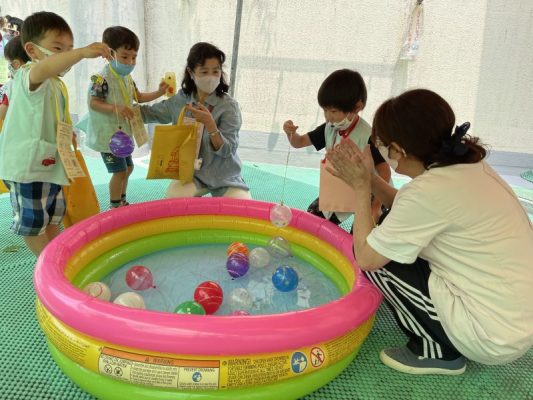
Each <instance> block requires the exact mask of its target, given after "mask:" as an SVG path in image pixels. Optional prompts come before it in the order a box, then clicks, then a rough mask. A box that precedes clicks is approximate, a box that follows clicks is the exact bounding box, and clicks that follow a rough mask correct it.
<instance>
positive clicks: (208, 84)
mask: <svg viewBox="0 0 533 400" xmlns="http://www.w3.org/2000/svg"><path fill="white" fill-rule="evenodd" d="M192 79H193V81H194V83H195V84H196V87H197V88H198V89H200V90H201V91H202V92H204V93H209V94H211V93H213V92H214V91H215V89H216V88H217V87H218V85H219V84H220V76H213V75H207V76H195V75H193V76H192Z"/></svg>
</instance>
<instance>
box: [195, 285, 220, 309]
mask: <svg viewBox="0 0 533 400" xmlns="http://www.w3.org/2000/svg"><path fill="white" fill-rule="evenodd" d="M223 299H224V293H223V292H222V288H221V287H220V285H219V284H218V283H216V282H213V281H205V282H202V283H200V284H199V285H198V286H197V287H196V289H195V291H194V301H196V302H197V303H198V304H200V305H201V306H202V307H203V308H204V310H205V312H206V314H213V313H214V312H216V311H217V310H218V308H219V307H220V305H221V304H222V300H223Z"/></svg>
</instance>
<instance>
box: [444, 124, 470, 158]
mask: <svg viewBox="0 0 533 400" xmlns="http://www.w3.org/2000/svg"><path fill="white" fill-rule="evenodd" d="M468 129H470V122H465V123H464V124H462V125H461V126H456V127H455V130H454V132H453V135H452V136H450V138H448V139H446V140H445V141H444V142H443V143H442V146H441V148H440V153H441V154H453V155H455V156H464V155H465V154H466V153H467V152H468V146H467V145H466V144H465V143H463V137H464V136H465V135H466V132H467V131H468Z"/></svg>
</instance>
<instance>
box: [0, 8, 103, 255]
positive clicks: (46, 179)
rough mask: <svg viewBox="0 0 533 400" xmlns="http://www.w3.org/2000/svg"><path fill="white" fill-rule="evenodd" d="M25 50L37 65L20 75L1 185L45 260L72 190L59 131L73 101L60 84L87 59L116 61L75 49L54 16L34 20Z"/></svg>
mask: <svg viewBox="0 0 533 400" xmlns="http://www.w3.org/2000/svg"><path fill="white" fill-rule="evenodd" d="M22 44H23V47H24V50H25V51H26V53H27V54H28V56H29V57H30V58H31V60H32V61H34V62H32V63H29V64H26V65H24V66H23V67H22V68H20V70H19V71H18V72H17V74H16V75H15V78H14V80H13V85H12V88H11V101H10V106H9V112H8V113H7V116H6V120H5V121H4V129H3V133H2V134H1V135H0V179H4V180H6V181H8V183H9V186H10V193H11V204H12V207H13V216H14V217H13V224H12V227H11V229H12V230H13V232H14V233H16V234H18V235H21V236H23V237H24V240H25V242H26V245H27V246H28V247H29V249H30V250H31V251H32V252H33V253H34V254H35V255H39V254H40V252H41V251H42V250H43V249H44V247H45V246H46V245H47V244H48V242H50V241H51V240H52V239H53V238H54V237H55V236H57V235H58V234H59V227H58V224H59V223H60V222H61V220H62V219H63V215H64V212H65V201H64V198H63V192H62V189H61V186H62V185H68V184H69V182H68V179H67V175H66V172H65V168H64V166H63V163H62V162H61V158H60V156H59V154H58V147H57V141H56V130H57V129H58V127H59V125H60V122H61V121H65V122H68V121H70V118H69V115H68V113H67V110H68V103H67V101H68V98H67V95H66V88H65V86H64V84H63V82H62V81H61V80H60V79H59V78H58V75H59V76H62V75H63V74H64V73H65V72H66V71H68V69H70V67H71V66H72V65H74V64H76V63H77V62H79V61H81V60H82V59H84V58H95V57H98V56H102V57H106V58H111V54H110V50H109V48H108V47H107V46H106V45H104V44H103V43H93V44H91V45H89V46H87V47H82V48H78V49H73V48H72V47H73V36H72V31H71V30H70V27H69V26H68V24H67V23H66V22H65V20H64V19H63V18H61V17H60V16H59V15H56V14H54V13H51V12H45V11H42V12H38V13H35V14H32V15H31V16H29V17H28V18H26V20H25V21H24V24H23V26H22Z"/></svg>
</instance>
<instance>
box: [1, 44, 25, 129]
mask: <svg viewBox="0 0 533 400" xmlns="http://www.w3.org/2000/svg"><path fill="white" fill-rule="evenodd" d="M4 58H5V59H6V61H7V63H8V64H7V68H8V70H9V77H10V78H11V79H10V80H9V81H8V82H7V83H6V84H5V85H4V86H2V89H0V120H3V119H4V118H5V117H6V113H7V108H8V106H9V91H10V90H11V85H12V84H13V78H14V77H15V73H16V72H17V70H18V69H19V68H20V67H22V66H23V65H24V64H26V63H27V62H28V61H30V58H29V57H28V55H27V54H26V51H24V48H23V47H22V43H21V41H20V36H15V37H14V38H13V39H11V40H10V41H9V42H8V43H7V44H6V47H4Z"/></svg>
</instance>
